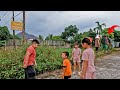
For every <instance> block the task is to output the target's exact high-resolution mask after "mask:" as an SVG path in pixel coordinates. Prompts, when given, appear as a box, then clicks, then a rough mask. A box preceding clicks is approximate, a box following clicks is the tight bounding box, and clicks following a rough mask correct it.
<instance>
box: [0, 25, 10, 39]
mask: <svg viewBox="0 0 120 90" xmlns="http://www.w3.org/2000/svg"><path fill="white" fill-rule="evenodd" d="M9 38H10V32H9V30H8V27H7V26H4V27H0V40H8V39H9Z"/></svg>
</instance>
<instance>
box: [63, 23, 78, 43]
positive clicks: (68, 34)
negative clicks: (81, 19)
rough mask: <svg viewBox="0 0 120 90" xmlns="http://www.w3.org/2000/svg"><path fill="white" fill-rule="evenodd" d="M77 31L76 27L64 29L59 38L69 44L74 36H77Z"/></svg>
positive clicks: (71, 26)
mask: <svg viewBox="0 0 120 90" xmlns="http://www.w3.org/2000/svg"><path fill="white" fill-rule="evenodd" d="M78 30H79V29H78V28H77V27H76V25H70V26H68V27H66V28H65V30H64V32H62V34H61V38H62V39H64V40H67V42H69V41H70V40H73V38H74V37H75V35H76V34H78Z"/></svg>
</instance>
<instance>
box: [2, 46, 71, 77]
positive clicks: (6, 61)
mask: <svg viewBox="0 0 120 90" xmlns="http://www.w3.org/2000/svg"><path fill="white" fill-rule="evenodd" d="M28 46H29V45H25V46H21V47H19V48H18V49H17V51H14V50H6V51H2V50H0V79H23V78H24V69H23V68H22V64H23V58H24V55H25V52H26V49H27V47H28ZM36 51H37V57H36V62H37V68H36V72H37V74H40V73H43V72H45V71H49V70H55V69H59V68H60V67H61V66H62V58H61V53H62V52H63V51H68V52H69V53H71V52H72V49H67V48H58V49H54V48H53V47H47V46H40V47H39V48H38V49H37V50H36ZM70 56H71V54H70Z"/></svg>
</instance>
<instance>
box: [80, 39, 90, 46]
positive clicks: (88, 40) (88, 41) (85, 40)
mask: <svg viewBox="0 0 120 90" xmlns="http://www.w3.org/2000/svg"><path fill="white" fill-rule="evenodd" d="M82 43H87V44H88V45H91V42H90V39H88V38H84V39H83V40H82Z"/></svg>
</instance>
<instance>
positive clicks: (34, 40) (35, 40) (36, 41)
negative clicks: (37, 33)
mask: <svg viewBox="0 0 120 90" xmlns="http://www.w3.org/2000/svg"><path fill="white" fill-rule="evenodd" d="M34 42H35V43H37V44H40V43H39V41H38V40H37V39H33V40H32V43H34Z"/></svg>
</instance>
